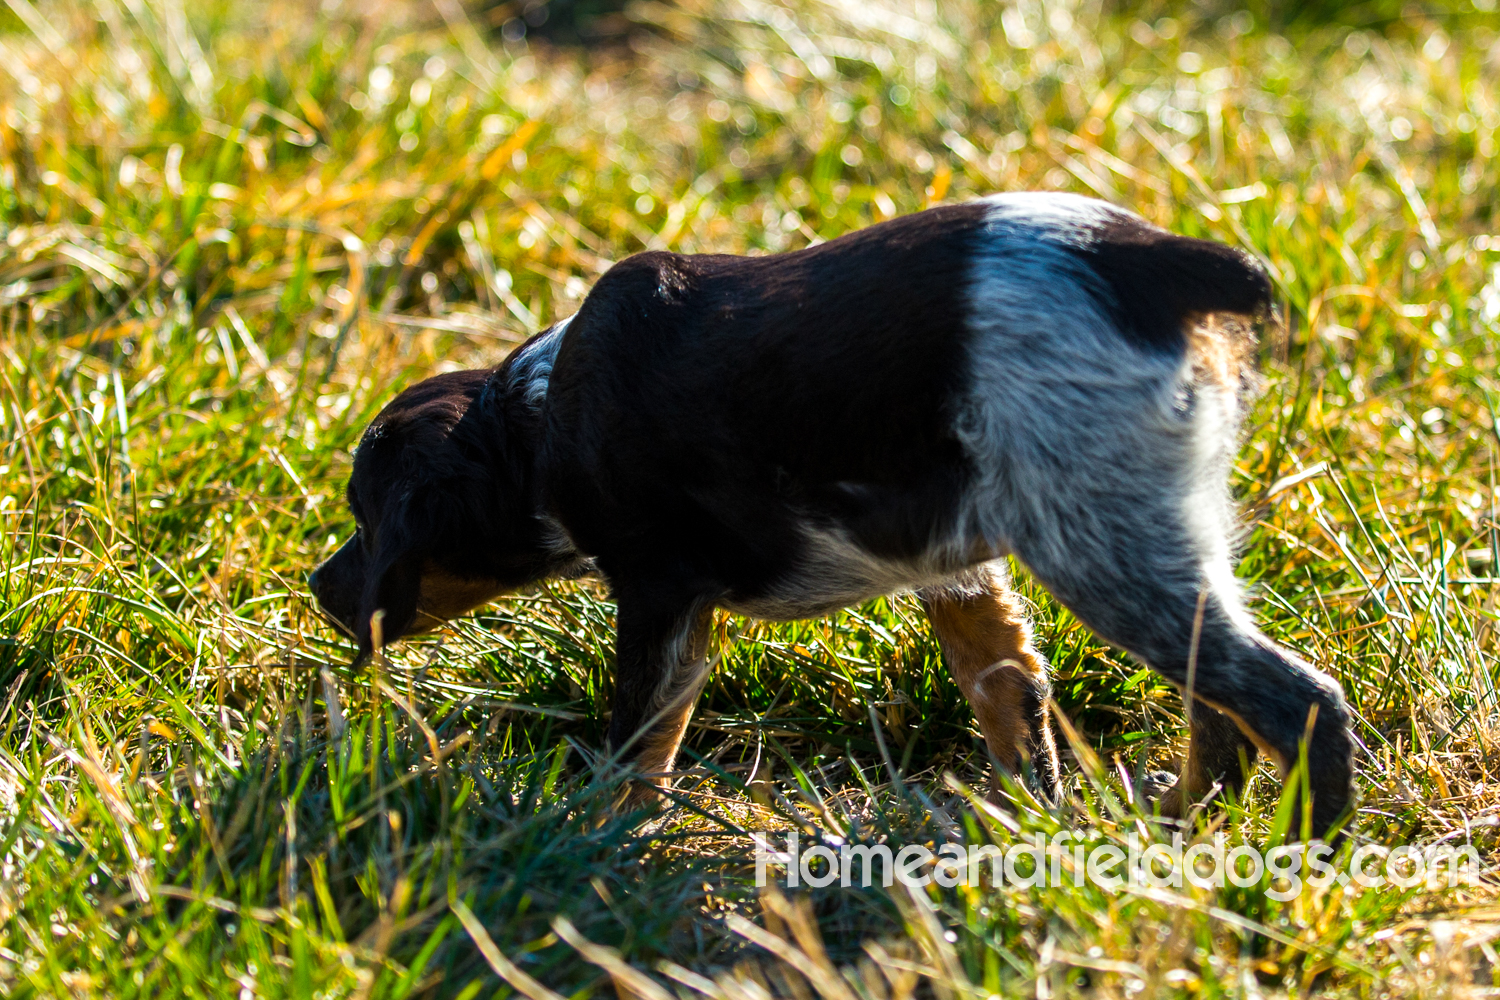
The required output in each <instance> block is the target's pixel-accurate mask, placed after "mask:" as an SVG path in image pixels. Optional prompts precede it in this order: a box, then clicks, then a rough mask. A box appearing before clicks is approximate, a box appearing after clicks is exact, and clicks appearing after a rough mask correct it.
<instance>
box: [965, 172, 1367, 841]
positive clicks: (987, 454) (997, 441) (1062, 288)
mask: <svg viewBox="0 0 1500 1000" xmlns="http://www.w3.org/2000/svg"><path fill="white" fill-rule="evenodd" d="M970 282H971V293H970V294H971V296H972V303H973V305H972V310H973V312H972V318H971V323H972V324H973V325H974V328H975V331H976V335H975V338H974V341H973V347H972V350H973V352H974V363H973V371H974V373H975V374H974V379H973V382H972V384H971V386H970V390H969V393H968V396H967V398H966V400H965V403H964V407H963V409H962V413H961V416H960V418H959V420H958V428H959V434H960V437H961V438H962V439H963V440H964V442H965V445H966V449H967V450H968V451H969V453H970V455H971V456H974V457H975V459H976V461H978V462H979V463H980V466H981V472H980V482H981V484H982V485H981V486H980V488H979V489H977V490H976V491H975V493H974V495H973V497H972V498H971V502H970V507H969V515H970V518H971V523H972V524H973V527H974V529H975V530H977V531H978V532H980V533H981V534H983V536H984V537H985V538H986V539H988V540H990V541H992V542H994V543H996V544H997V547H999V548H1003V549H1006V550H1009V551H1011V552H1014V553H1015V554H1016V555H1017V556H1019V557H1020V558H1021V559H1022V560H1023V561H1024V562H1025V563H1026V565H1027V566H1028V568H1030V569H1031V570H1032V572H1033V573H1035V574H1036V576H1037V577H1038V578H1039V579H1040V580H1041V581H1042V582H1043V583H1045V584H1046V586H1047V587H1048V589H1050V590H1051V591H1052V592H1053V594H1055V595H1056V596H1057V598H1058V599H1059V600H1060V601H1061V602H1062V603H1063V604H1065V605H1067V607H1068V608H1069V609H1071V610H1072V611H1073V612H1074V614H1076V615H1077V616H1078V618H1079V619H1080V620H1082V621H1083V622H1084V623H1085V624H1087V625H1088V626H1089V627H1090V628H1091V629H1093V630H1094V631H1095V632H1097V633H1098V634H1099V635H1100V636H1101V637H1102V638H1104V639H1106V640H1108V641H1109V642H1111V643H1114V644H1116V645H1119V646H1121V647H1123V648H1125V649H1127V650H1129V651H1130V652H1132V653H1134V654H1135V655H1137V656H1139V657H1140V658H1141V659H1143V660H1145V661H1146V662H1147V663H1149V664H1150V665H1151V666H1152V667H1154V668H1156V669H1157V670H1159V671H1160V672H1161V673H1163V674H1164V675H1165V676H1166V677H1168V678H1169V679H1170V680H1172V681H1173V682H1174V683H1175V684H1177V685H1179V686H1181V687H1183V688H1184V689H1185V690H1187V691H1190V692H1191V694H1192V696H1193V703H1192V705H1191V708H1190V714H1191V718H1192V726H1193V749H1192V751H1191V752H1190V760H1189V761H1188V768H1187V773H1186V774H1185V776H1184V777H1185V780H1184V781H1182V782H1179V785H1178V790H1177V793H1176V794H1177V795H1178V796H1179V797H1180V796H1182V795H1184V794H1186V795H1201V794H1203V793H1204V792H1206V791H1207V790H1208V785H1209V784H1210V783H1211V782H1212V781H1214V780H1225V781H1227V782H1228V783H1230V784H1231V785H1237V784H1238V783H1239V779H1240V775H1241V773H1242V771H1241V768H1242V762H1241V757H1242V756H1243V757H1244V758H1245V760H1246V762H1248V760H1250V759H1253V758H1254V755H1255V752H1256V749H1257V748H1259V749H1261V750H1263V751H1265V752H1267V753H1268V754H1270V755H1271V756H1272V757H1273V758H1274V759H1276V760H1277V761H1278V763H1280V764H1281V765H1283V767H1286V766H1289V765H1290V764H1292V763H1294V762H1295V761H1296V759H1297V746H1298V741H1299V740H1300V739H1301V738H1303V736H1304V734H1310V735H1311V742H1310V746H1309V751H1308V757H1309V762H1310V768H1311V772H1312V773H1311V775H1310V784H1311V789H1312V792H1313V795H1314V802H1315V804H1314V815H1313V822H1314V826H1315V828H1316V829H1317V830H1319V831H1321V830H1324V829H1326V828H1327V826H1328V825H1329V824H1330V823H1331V822H1332V821H1333V820H1334V819H1335V818H1336V817H1337V816H1338V815H1339V814H1340V813H1341V812H1342V811H1343V809H1344V808H1345V806H1346V805H1347V803H1348V799H1349V784H1350V771H1351V767H1350V756H1351V742H1350V737H1349V734H1348V728H1347V725H1348V710H1347V709H1346V707H1345V705H1344V701H1343V696H1342V692H1341V691H1340V690H1339V687H1338V685H1337V683H1336V682H1334V681H1333V680H1331V679H1330V678H1328V677H1327V676H1325V675H1323V674H1322V673H1320V672H1318V671H1316V670H1314V669H1313V668H1312V667H1310V666H1309V665H1307V664H1306V663H1304V662H1303V661H1302V660H1300V659H1298V658H1297V657H1295V656H1294V655H1292V654H1291V653H1289V652H1287V651H1286V650H1283V649H1281V648H1279V647H1277V646H1275V645H1274V644H1272V643H1271V642H1270V641H1269V640H1267V639H1266V638H1265V637H1264V636H1262V635H1261V634H1260V633H1259V632H1258V631H1256V629H1255V627H1254V625H1253V623H1252V622H1251V620H1250V618H1249V616H1248V615H1247V614H1246V613H1245V611H1244V609H1243V606H1242V602H1241V597H1240V592H1239V587H1238V585H1237V581H1236V580H1235V577H1234V573H1233V561H1232V555H1233V552H1232V546H1233V539H1234V537H1235V534H1236V525H1235V522H1234V516H1233V510H1232V506H1231V504H1230V500H1229V496H1228V492H1227V481H1228V478H1229V473H1230V471H1231V462H1232V459H1233V456H1234V452H1235V445H1236V436H1237V429H1238V426H1239V416H1240V405H1239V402H1240V401H1239V398H1238V397H1239V390H1240V388H1241V384H1242V380H1243V379H1244V378H1245V377H1247V372H1248V369H1247V367H1246V365H1245V361H1246V360H1247V358H1248V354H1249V350H1250V346H1251V343H1252V341H1251V340H1250V337H1249V332H1248V327H1247V326H1246V325H1245V324H1244V323H1243V322H1242V321H1240V322H1236V321H1234V320H1228V321H1224V320H1222V319H1221V318H1220V317H1222V316H1223V315H1224V314H1234V315H1236V316H1244V317H1255V316H1263V315H1266V314H1267V313H1268V312H1269V310H1270V305H1271V297H1270V284H1269V282H1268V281H1267V279H1266V276H1265V274H1264V272H1263V271H1262V270H1261V269H1260V267H1259V266H1258V265H1256V264H1255V262H1254V261H1253V260H1252V259H1250V258H1249V257H1248V256H1246V255H1244V254H1242V253H1241V252H1239V251H1236V250H1232V249H1230V248H1228V247H1224V246H1221V245H1219V244H1215V243H1209V242H1207V241H1201V240H1193V239H1188V238H1186V237H1180V236H1174V235H1172V234H1169V233H1165V232H1163V231H1161V230H1157V229H1155V228H1154V227H1150V226H1148V225H1147V224H1146V223H1145V222H1144V221H1143V220H1140V219H1139V218H1137V217H1135V216H1132V215H1129V214H1127V213H1124V212H1121V211H1119V210H1117V209H1113V208H1111V207H1110V206H1107V205H1104V204H1102V203H1100V202H1096V201H1091V200H1087V199H1081V198H1071V197H1066V196H1055V195H1052V196H1005V197H1001V198H997V199H994V200H993V202H992V214H991V216H990V220H989V227H988V233H987V237H986V240H985V244H984V249H983V250H982V252H981V253H980V255H979V258H978V259H977V260H976V262H975V265H974V269H973V273H972V276H971V279H970ZM1122 339H1123V340H1124V341H1125V343H1123V344H1122V343H1121V341H1122ZM1180 804H1181V803H1179V802H1177V801H1175V800H1174V801H1173V802H1169V803H1168V805H1169V807H1170V806H1174V805H1180Z"/></svg>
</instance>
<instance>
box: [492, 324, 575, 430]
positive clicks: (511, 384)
mask: <svg viewBox="0 0 1500 1000" xmlns="http://www.w3.org/2000/svg"><path fill="white" fill-rule="evenodd" d="M572 321H573V318H572V317H571V316H570V317H568V318H567V319H565V320H563V321H562V322H560V323H554V324H553V325H552V327H551V328H550V329H548V330H546V331H545V332H543V333H540V334H538V335H537V336H535V337H533V338H531V339H530V340H529V341H527V342H526V343H525V344H522V345H521V348H520V350H518V351H516V353H515V355H514V356H513V357H512V358H511V359H510V364H509V365H508V366H507V367H506V388H507V390H508V393H507V394H508V396H509V397H510V399H511V400H512V401H513V402H515V403H518V404H520V405H521V406H523V407H524V408H526V409H528V410H530V411H531V413H532V414H533V415H537V414H539V413H540V411H541V408H542V401H543V400H544V399H546V398H547V381H548V379H550V378H551V377H552V363H553V362H554V361H556V360H557V350H558V348H559V347H561V346H562V337H563V332H564V331H565V330H567V328H568V324H569V323H571V322H572Z"/></svg>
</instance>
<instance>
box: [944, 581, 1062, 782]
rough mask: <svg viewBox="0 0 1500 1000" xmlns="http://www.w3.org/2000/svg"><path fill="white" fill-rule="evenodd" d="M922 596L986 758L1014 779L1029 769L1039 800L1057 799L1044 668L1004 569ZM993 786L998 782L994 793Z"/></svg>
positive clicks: (1045, 667)
mask: <svg viewBox="0 0 1500 1000" xmlns="http://www.w3.org/2000/svg"><path fill="white" fill-rule="evenodd" d="M919 596H920V597H921V599H922V605H923V607H925V608H926V609H927V617H928V618H929V619H930V620H931V622H932V630H933V632H934V633H935V634H936V635H937V638H938V643H939V644H940V645H941V646H942V650H943V659H944V660H946V661H947V664H948V669H949V671H950V672H952V674H953V679H954V680H955V681H957V682H958V686H959V690H961V691H963V693H964V697H965V698H967V699H968V700H969V704H970V706H972V707H973V709H974V717H975V719H976V721H978V723H979V731H980V733H981V734H983V736H984V742H985V744H986V746H988V747H989V751H990V754H991V756H993V757H994V758H995V760H996V761H997V762H998V763H999V765H1000V766H1001V767H1003V768H1005V769H1007V770H1009V771H1010V772H1011V773H1012V774H1020V773H1022V771H1023V770H1024V769H1025V768H1026V767H1027V766H1029V767H1030V768H1031V772H1032V775H1033V776H1034V777H1035V780H1036V783H1037V784H1038V785H1039V786H1040V788H1041V790H1042V791H1043V793H1044V794H1045V795H1046V796H1047V797H1048V798H1055V797H1056V794H1057V780H1058V774H1057V749H1056V747H1055V746H1054V744H1053V739H1052V730H1051V727H1050V726H1049V725H1048V718H1047V712H1048V711H1049V708H1048V704H1047V697H1048V690H1049V689H1048V683H1047V661H1046V659H1045V658H1044V657H1043V656H1042V654H1041V653H1040V652H1039V651H1038V650H1037V648H1036V646H1035V644H1034V643H1033V642H1032V638H1031V623H1030V621H1029V620H1028V619H1027V617H1026V611H1025V607H1024V605H1023V604H1022V602H1021V599H1020V597H1019V596H1017V594H1016V593H1015V592H1014V591H1012V590H1011V589H1010V587H1009V586H1008V585H1007V581H1006V579H1005V574H1004V570H1003V568H1002V567H1001V566H1000V564H998V563H989V564H986V565H984V566H980V567H978V568H977V569H975V570H972V571H970V572H969V573H966V574H964V575H963V576H961V577H959V578H958V579H956V580H954V581H952V582H949V583H946V584H941V585H939V586H936V587H930V588H927V589H925V590H923V591H921V593H920V595H919ZM998 782H999V775H998V774H997V775H996V776H995V781H994V782H993V783H992V785H991V790H992V792H993V791H995V790H997V787H998Z"/></svg>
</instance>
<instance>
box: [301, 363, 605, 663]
mask: <svg viewBox="0 0 1500 1000" xmlns="http://www.w3.org/2000/svg"><path fill="white" fill-rule="evenodd" d="M505 376H506V366H503V365H502V366H501V367H500V368H499V369H485V370H481V371H463V372H453V373H450V374H446V375H438V376H436V377H434V378H430V379H427V380H426V381H424V382H421V383H419V384H417V385H415V386H413V387H412V388H410V389H407V390H406V391H405V392H403V393H401V395H399V396H397V397H396V398H395V399H394V400H392V401H391V403H390V404H389V405H387V406H386V408H385V409H384V410H382V411H381V413H380V415H379V416H378V417H376V418H375V420H374V422H373V423H371V424H370V426H369V428H368V429H367V430H366V431H365V434H364V437H363V438H362V439H361V441H360V444H359V447H358V449H357V450H356V451H355V455H354V470H353V472H352V474H351V475H350V477H349V489H348V500H349V507H350V510H351V512H352V513H353V514H354V522H355V526H356V527H355V534H354V537H353V538H351V539H349V540H348V541H347V542H345V543H344V544H343V546H342V547H340V548H339V550H338V551H337V552H335V553H334V554H333V555H332V556H330V557H329V558H328V560H327V561H326V562H324V563H323V564H322V565H321V566H319V567H318V568H317V569H316V570H314V571H313V574H312V576H311V578H310V579H309V581H308V582H309V584H310V585H311V587H312V591H313V595H314V596H315V597H316V598H317V600H318V603H319V605H321V606H322V608H323V610H324V612H326V613H327V614H328V615H329V616H330V617H331V618H333V619H334V620H335V621H336V622H337V623H338V624H339V625H340V626H341V627H342V628H343V629H344V630H345V631H347V632H348V633H349V634H351V635H352V636H354V638H355V639H357V640H358V642H359V658H360V659H363V658H364V657H366V656H368V655H369V653H370V652H371V651H372V650H373V649H374V647H375V645H376V643H377V642H379V643H380V644H382V645H383V644H385V643H389V642H392V641H394V640H396V639H399V638H401V637H403V636H407V635H412V634H415V633H418V632H423V631H427V630H429V629H432V628H435V627H436V626H438V625H439V624H441V623H442V622H444V621H447V620H449V619H451V618H455V617H457V616H459V615H461V614H463V613H464V612H466V611H469V610H472V609H473V608H476V607H478V606H479V605H481V604H484V603H485V602H487V601H489V600H491V599H493V598H495V597H497V596H499V595H500V594H502V593H505V592H506V591H509V590H513V589H515V588H516V587H520V586H523V585H524V584H527V583H530V582H532V581H534V580H537V579H541V578H543V577H547V576H554V575H558V574H559V573H562V572H565V571H566V570H567V569H568V568H569V567H570V565H572V564H575V563H576V562H577V560H578V557H577V556H576V555H575V554H573V553H572V552H571V550H569V549H568V547H567V545H566V543H565V542H561V541H560V540H559V539H558V538H557V537H556V532H555V531H554V532H549V531H548V530H547V525H546V523H545V522H544V520H543V519H542V517H541V515H540V511H539V510H538V501H537V496H536V492H535V485H534V484H535V476H534V473H533V466H534V462H535V443H536V442H535V438H536V434H537V428H538V427H539V421H538V420H537V416H536V413H535V412H534V411H535V407H534V406H530V405H527V404H526V401H525V400H524V399H521V400H517V399H516V398H514V397H515V393H513V392H511V391H510V390H509V387H508V385H507V380H506V377H505ZM377 612H380V613H382V614H381V615H380V624H379V626H378V628H374V629H372V625H371V619H372V618H373V617H375V616H376V614H377Z"/></svg>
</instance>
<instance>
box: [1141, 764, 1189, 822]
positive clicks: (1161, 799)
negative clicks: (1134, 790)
mask: <svg viewBox="0 0 1500 1000" xmlns="http://www.w3.org/2000/svg"><path fill="white" fill-rule="evenodd" d="M1139 791H1140V795H1141V801H1142V802H1145V803H1150V802H1155V803H1156V804H1157V806H1158V808H1159V810H1160V812H1161V815H1163V816H1167V817H1171V818H1174V819H1177V818H1181V816H1182V788H1181V787H1180V779H1179V778H1178V777H1177V775H1175V774H1173V773H1172V772H1171V771H1148V772H1146V773H1145V774H1143V775H1141V779H1140V788H1139Z"/></svg>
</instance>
